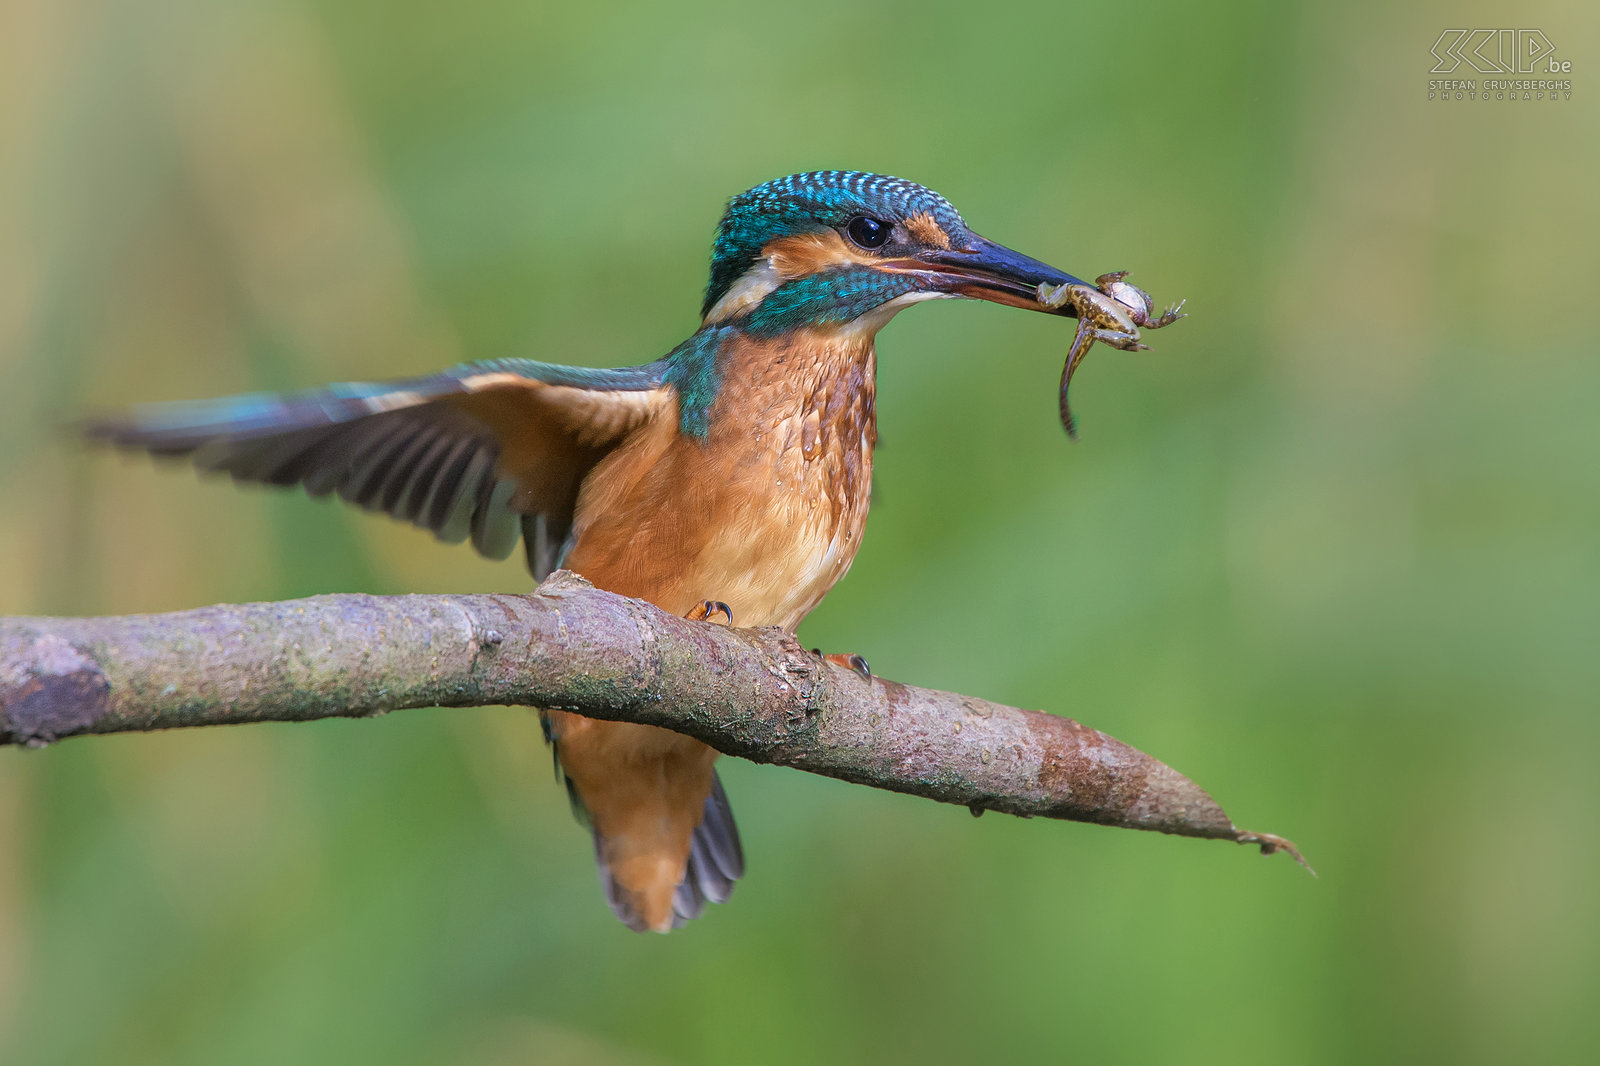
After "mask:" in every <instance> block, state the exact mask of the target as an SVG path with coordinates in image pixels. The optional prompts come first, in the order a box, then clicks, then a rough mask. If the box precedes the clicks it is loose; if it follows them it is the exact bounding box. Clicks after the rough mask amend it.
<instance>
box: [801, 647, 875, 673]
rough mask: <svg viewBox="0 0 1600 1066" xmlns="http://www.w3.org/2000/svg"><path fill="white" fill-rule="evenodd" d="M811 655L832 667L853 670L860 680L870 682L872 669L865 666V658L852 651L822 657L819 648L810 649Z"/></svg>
mask: <svg viewBox="0 0 1600 1066" xmlns="http://www.w3.org/2000/svg"><path fill="white" fill-rule="evenodd" d="M811 654H812V655H815V656H818V657H820V658H821V659H822V661H823V662H825V663H832V664H833V665H834V666H842V667H844V668H845V669H846V670H854V671H855V672H856V673H858V674H860V675H861V677H862V679H863V680H865V681H871V680H872V667H870V666H868V665H867V660H866V658H865V657H863V656H860V655H857V654H856V653H855V652H853V651H852V652H839V653H836V654H833V655H823V654H822V649H821V648H812V649H811Z"/></svg>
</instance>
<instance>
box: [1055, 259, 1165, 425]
mask: <svg viewBox="0 0 1600 1066" xmlns="http://www.w3.org/2000/svg"><path fill="white" fill-rule="evenodd" d="M1127 276H1128V271H1126V270H1113V271H1111V272H1110V273H1108V274H1101V275H1100V276H1099V277H1097V278H1095V279H1094V284H1093V285H1085V284H1084V283H1082V282H1066V283H1064V284H1061V285H1050V284H1049V283H1044V284H1041V285H1040V286H1039V290H1038V293H1037V298H1038V300H1039V303H1040V304H1041V305H1043V306H1044V307H1046V308H1049V309H1050V310H1060V309H1061V308H1064V307H1066V306H1067V305H1069V304H1070V305H1071V306H1072V308H1073V310H1074V311H1076V312H1077V316H1078V331H1077V333H1076V334H1074V335H1073V338H1072V346H1071V347H1070V348H1068V349H1067V362H1066V365H1065V366H1063V367H1062V368H1061V424H1062V426H1064V427H1065V428H1066V431H1067V436H1068V437H1069V438H1070V439H1072V440H1077V439H1078V428H1077V422H1076V421H1075V420H1074V419H1073V417H1072V408H1071V407H1070V406H1068V404H1067V386H1068V385H1070V384H1071V382H1072V374H1073V372H1074V371H1075V370H1077V369H1078V364H1079V363H1081V362H1083V357H1084V356H1085V355H1087V354H1089V349H1090V348H1092V347H1094V343H1095V342H1096V341H1099V342H1100V343H1102V344H1109V345H1110V346H1111V347H1113V348H1117V349H1120V350H1122V351H1125V352H1142V351H1149V350H1150V346H1149V345H1148V344H1145V343H1144V342H1143V341H1142V339H1141V330H1146V329H1161V328H1162V327H1164V326H1170V325H1172V323H1174V322H1176V321H1177V320H1178V319H1180V318H1186V317H1188V316H1187V315H1186V314H1185V313H1184V310H1183V307H1184V305H1185V304H1186V303H1188V301H1187V300H1179V301H1178V302H1177V303H1175V304H1172V305H1170V306H1168V307H1167V309H1166V310H1164V311H1162V312H1161V314H1159V315H1156V316H1154V317H1151V311H1152V310H1153V309H1154V307H1155V301H1154V300H1153V299H1151V297H1150V294H1149V293H1147V292H1145V291H1144V290H1143V289H1141V288H1139V287H1138V286H1137V285H1133V284H1131V283H1129V282H1127V281H1124V280H1123V279H1124V278H1126V277H1127Z"/></svg>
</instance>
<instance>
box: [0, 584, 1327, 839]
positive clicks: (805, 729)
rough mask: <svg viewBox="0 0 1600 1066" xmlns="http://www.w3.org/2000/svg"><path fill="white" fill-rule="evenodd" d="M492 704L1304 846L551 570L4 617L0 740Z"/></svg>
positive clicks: (929, 785) (1122, 770)
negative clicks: (131, 609)
mask: <svg viewBox="0 0 1600 1066" xmlns="http://www.w3.org/2000/svg"><path fill="white" fill-rule="evenodd" d="M502 704H505V705H520V706H528V707H547V708H555V709H561V710H570V711H576V712H578V713H579V714H583V715H587V716H589V717H591V718H606V719H615V720H620V721H629V722H643V723H647V724H650V725H658V726H665V727H666V728H668V729H674V730H677V731H678V732H680V733H686V734H688V735H689V736H692V737H695V738H697V739H699V740H702V741H704V742H705V743H707V744H710V745H711V746H712V747H714V748H716V749H717V750H718V751H721V752H724V753H725V754H728V755H737V756H740V757H742V758H746V759H750V760H752V761H754V762H764V763H776V764H778V765H781V766H792V767H795V768H796V769H800V770H807V771H810V772H811V773H817V774H824V775H826V776H828V777H837V778H840V779H842V780H845V781H854V782H857V783H858V784H863V785H871V786H873V787H876V788H885V789H891V790H893V791H896V792H906V793H910V794H912V795H917V796H925V797H927V798H929V799H935V800H940V801H942V802H945V803H958V804H961V805H963V806H965V807H968V808H970V809H972V811H973V812H974V813H975V814H976V813H981V812H982V811H985V810H992V811H1003V812H1005V813H1007V814H1016V815H1021V816H1023V817H1030V816H1035V815H1038V816H1043V817H1048V818H1067V819H1071V820H1074V821H1081V822H1096V823H1099V824H1102V825H1113V826H1123V827H1125V828H1129V829H1151V830H1157V831H1159V832H1163V833H1176V834H1180V835H1183V836H1194V837H1208V838H1213V839H1219V840H1232V841H1236V842H1238V843H1241V844H1256V845H1259V846H1260V847H1261V849H1262V851H1263V852H1266V853H1269V854H1270V853H1272V852H1274V851H1279V850H1283V851H1287V852H1289V853H1290V854H1291V855H1293V856H1294V857H1295V859H1296V860H1297V861H1300V862H1301V863H1302V865H1304V860H1303V859H1301V858H1300V854H1299V852H1298V851H1297V850H1296V849H1295V848H1294V846H1293V845H1292V844H1291V843H1289V842H1288V841H1286V840H1284V839H1282V838H1281V837H1276V836H1272V835H1270V834H1266V833H1250V832H1245V831H1244V830H1241V829H1239V828H1237V827H1236V826H1234V824H1233V822H1232V821H1231V820H1230V819H1229V818H1228V816H1227V815H1226V814H1225V813H1223V810H1222V808H1221V807H1219V806H1218V805H1217V803H1216V802H1215V801H1214V800H1212V798H1211V797H1210V796H1209V795H1207V794H1206V793H1205V791H1204V790H1202V789H1201V788H1200V787H1199V786H1198V785H1196V784H1195V783H1194V782H1192V781H1190V780H1189V779H1188V778H1186V777H1184V776H1183V775H1182V774H1179V773H1178V772H1177V771H1175V770H1173V769H1172V768H1171V767H1169V766H1167V765H1166V764H1165V763H1162V762H1160V761H1158V760H1156V759H1153V758H1151V757H1150V756H1148V755H1145V754H1144V753H1143V752H1141V751H1138V750H1137V749H1135V748H1132V747H1130V746H1128V745H1127V744H1124V743H1122V742H1121V741H1119V740H1117V739H1115V738H1113V737H1110V736H1107V735H1106V734H1104V733H1101V732H1098V731H1097V730H1094V729H1090V728H1088V727H1087V726H1083V725H1079V724H1078V723H1077V722H1074V721H1072V720H1071V719H1069V718H1062V717H1059V716H1056V715H1051V714H1044V713H1041V712H1038V711H1025V710H1020V709H1018V708H1015V707H1007V706H1004V705H1001V704H997V703H990V702H988V701H985V700H980V699H975V698H973V697H971V696H961V695H956V694H954V693H949V692H939V691H935V690H932V689H923V688H915V687H913V686H910V685H902V684H899V683H897V682H893V681H887V680H884V679H883V678H878V677H874V678H872V679H871V680H870V681H868V680H866V679H864V678H862V677H860V676H859V675H857V674H855V673H854V672H852V671H850V670H847V669H844V668H842V667H838V666H832V665H829V664H826V663H823V662H822V661H820V660H819V659H818V658H817V657H816V656H814V655H812V654H810V653H809V652H807V651H806V650H804V649H803V648H801V647H800V646H799V644H798V643H797V642H796V641H795V639H794V637H792V636H790V635H789V634H787V633H784V632H782V631H781V630H778V629H765V628H764V629H729V628H726V627H723V626H717V625H711V624H708V623H705V622H690V621H687V620H685V619H682V618H676V617H673V616H671V615H669V614H667V613H665V612H663V611H661V610H659V609H658V608H656V607H654V606H652V605H650V604H648V603H644V602H642V601H639V600H630V599H625V598H623V597H620V596H615V595H612V594H611V593H608V592H602V591H600V590H599V589H596V588H594V587H593V586H591V585H589V584H588V583H587V582H585V581H583V580H582V579H581V578H578V577H575V576H574V575H572V574H569V573H565V572H558V573H556V574H553V575H551V577H550V579H549V580H547V581H546V582H545V583H544V584H543V585H541V586H540V587H539V588H538V590H537V591H535V592H534V593H533V594H532V595H528V596H515V595H494V596H484V595H475V596H362V595H339V596H316V597H312V598H310V599H305V600H291V601H286V602H282V603H251V604H237V605H223V606H217V607H205V608H201V609H199V610H193V611H180V612H176V613H172V614H158V615H127V616H121V617H111V618H0V744H21V745H28V746H40V745H43V744H46V743H49V742H51V741H54V740H58V739H61V738H64V737H71V736H80V735H84V734H91V733H122V732H130V731H148V730H158V729H172V728H180V727H185V726H201V725H233V724H242V723H246V722H269V721H278V722H298V721H310V720H312V719H317V718H333V717H349V718H359V717H366V716H370V715H375V714H382V713H384V712H387V711H393V710H399V709H401V708H405V707H477V706H485V705H502Z"/></svg>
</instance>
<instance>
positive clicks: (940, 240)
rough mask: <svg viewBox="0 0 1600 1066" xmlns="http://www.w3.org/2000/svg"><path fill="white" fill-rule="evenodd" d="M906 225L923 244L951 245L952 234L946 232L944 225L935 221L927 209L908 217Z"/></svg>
mask: <svg viewBox="0 0 1600 1066" xmlns="http://www.w3.org/2000/svg"><path fill="white" fill-rule="evenodd" d="M905 227H906V232H907V233H909V234H911V236H913V237H915V238H916V239H917V240H919V241H921V242H922V243H923V244H927V245H931V246H932V247H934V248H949V247H950V234H948V233H946V232H945V231H944V227H942V226H940V225H939V223H937V222H935V221H934V220H933V216H932V215H930V214H928V213H927V212H926V211H924V212H922V213H921V214H916V215H912V216H911V217H910V218H908V219H906V221H905Z"/></svg>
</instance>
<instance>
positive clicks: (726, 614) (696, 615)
mask: <svg viewBox="0 0 1600 1066" xmlns="http://www.w3.org/2000/svg"><path fill="white" fill-rule="evenodd" d="M716 614H720V615H722V617H723V618H724V619H726V621H724V622H721V623H713V624H721V625H725V626H731V625H733V609H732V608H731V607H729V606H728V605H727V604H725V603H723V602H722V601H721V600H701V601H700V602H699V603H697V604H695V605H694V606H693V607H691V608H689V613H688V614H686V615H684V617H685V618H687V619H688V620H689V621H691V622H709V621H711V616H712V615H716Z"/></svg>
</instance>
